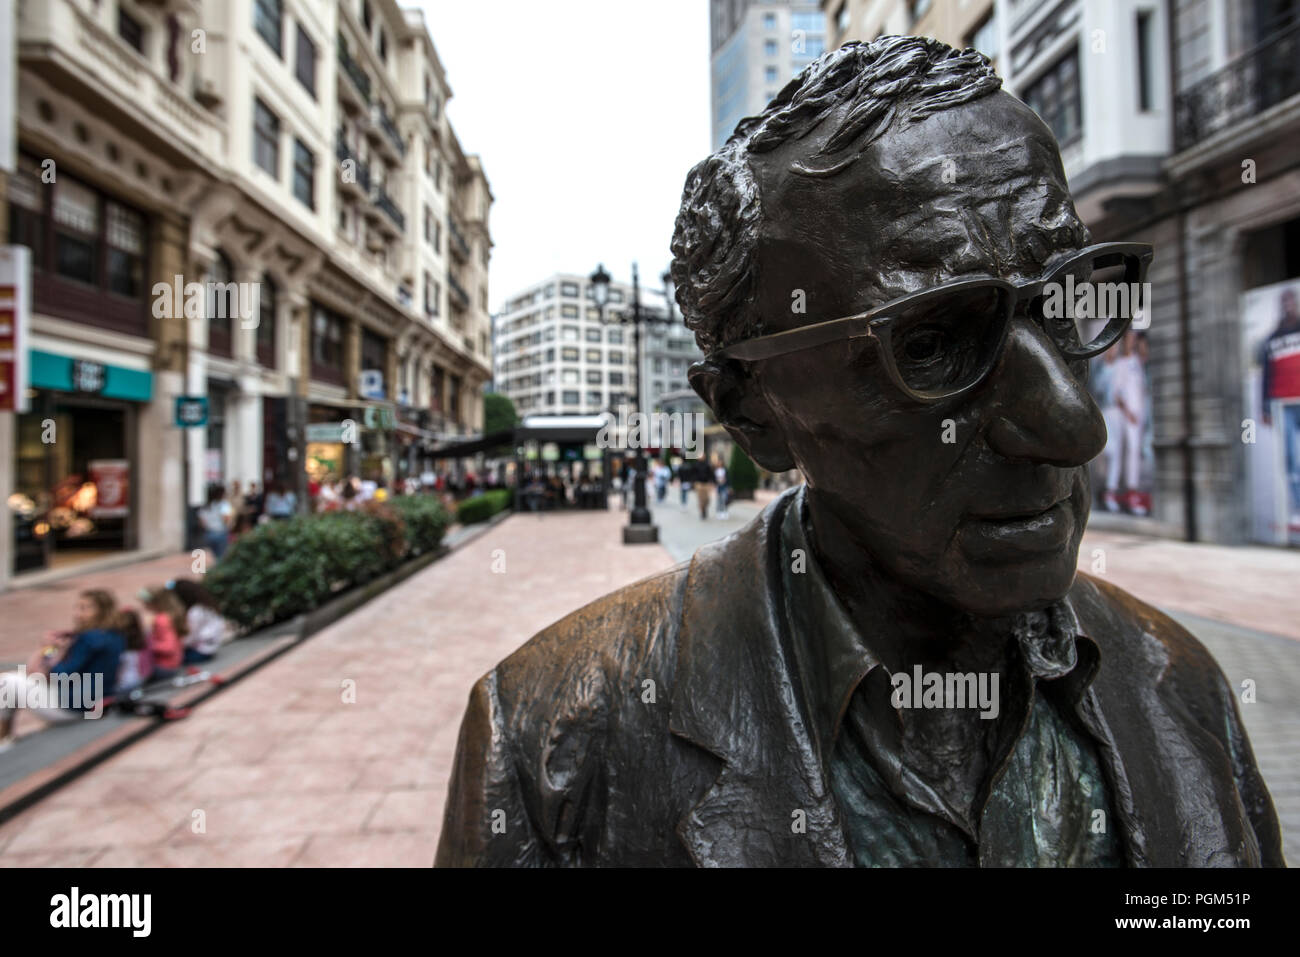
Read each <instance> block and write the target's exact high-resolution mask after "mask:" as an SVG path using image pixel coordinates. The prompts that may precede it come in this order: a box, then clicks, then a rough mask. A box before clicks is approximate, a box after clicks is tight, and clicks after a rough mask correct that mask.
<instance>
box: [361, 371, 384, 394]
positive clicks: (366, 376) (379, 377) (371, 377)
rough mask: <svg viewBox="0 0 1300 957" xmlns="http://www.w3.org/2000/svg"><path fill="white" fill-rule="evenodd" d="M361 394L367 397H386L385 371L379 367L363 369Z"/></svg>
mask: <svg viewBox="0 0 1300 957" xmlns="http://www.w3.org/2000/svg"><path fill="white" fill-rule="evenodd" d="M361 394H362V395H363V396H364V397H365V398H367V399H382V398H384V373H383V372H382V371H380V370H379V369H362V370H361Z"/></svg>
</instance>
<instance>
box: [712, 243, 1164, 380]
mask: <svg viewBox="0 0 1300 957" xmlns="http://www.w3.org/2000/svg"><path fill="white" fill-rule="evenodd" d="M1154 255H1155V247H1153V246H1152V245H1151V244H1150V243H1096V244H1094V245H1092V246H1086V247H1084V248H1083V249H1081V250H1079V251H1078V252H1076V253H1073V254H1071V255H1070V256H1068V257H1067V258H1066V259H1063V260H1061V261H1060V262H1059V263H1057V264H1056V265H1055V266H1053V267H1052V268H1051V269H1050V270H1047V271H1045V272H1044V273H1043V274H1042V276H1040V277H1039V278H1038V279H1034V280H1031V281H1030V282H1026V283H1015V282H1011V281H1010V280H1007V279H1002V278H994V277H987V278H976V279H955V280H952V281H950V282H945V283H940V284H939V285H937V286H931V287H930V288H928V289H921V290H918V291H917V292H911V293H907V294H905V295H902V296H898V297H896V298H894V299H891V300H889V301H888V302H885V303H882V304H881V305H879V306H874V307H872V308H871V309H868V310H867V311H866V312H859V313H855V314H853V315H851V316H842V317H841V318H839V319H828V320H826V321H825V322H817V323H813V324H812V325H807V326H799V327H798V328H796V329H786V330H785V331H783V332H774V333H770V334H769V335H765V336H756V337H754V338H753V339H744V340H742V341H740V342H734V343H732V344H731V345H729V346H726V347H724V348H722V349H719V350H717V351H716V352H713V353H710V354H709V356H708V358H709V359H710V360H713V359H735V360H738V361H741V362H755V361H759V360H762V359H773V358H776V357H777V356H783V355H788V354H789V353H791V352H802V351H803V350H805V349H813V348H816V347H817V346H822V345H827V344H829V343H832V342H840V341H849V340H853V339H862V338H869V339H871V340H873V341H874V342H875V343H876V345H877V347H878V348H879V350H880V352H881V355H882V357H883V360H884V365H885V369H886V371H887V372H888V374H889V377H890V379H891V380H892V381H893V383H894V385H896V386H897V387H898V388H899V389H900V390H902V392H903V393H904V394H905V395H907V396H909V397H910V398H912V399H915V400H916V401H918V402H926V403H929V402H940V401H943V400H945V399H951V398H955V397H956V396H960V395H964V394H966V393H967V392H970V391H971V390H973V389H975V388H976V387H978V386H979V385H980V384H981V383H982V382H983V381H984V380H985V379H986V378H988V375H989V373H990V372H992V371H993V369H995V368H996V367H997V365H998V362H999V360H1000V359H1001V357H1002V351H1003V349H1004V348H1005V347H1006V340H1007V335H1008V332H1009V331H1010V329H1011V322H1012V319H1014V317H1015V315H1016V312H1017V310H1018V309H1019V308H1020V305H1021V303H1024V302H1030V303H1032V302H1033V301H1034V300H1035V299H1037V298H1039V297H1040V296H1042V295H1043V289H1044V288H1045V287H1046V286H1047V284H1048V283H1050V282H1052V281H1053V280H1055V279H1057V278H1058V277H1059V276H1061V275H1063V274H1064V273H1065V272H1066V271H1067V270H1068V269H1069V268H1071V267H1073V266H1075V265H1077V264H1078V263H1080V262H1092V263H1093V264H1094V268H1096V264H1097V260H1099V259H1101V258H1103V257H1107V258H1110V257H1119V261H1120V262H1122V263H1123V265H1124V282H1125V283H1126V284H1133V283H1143V282H1145V281H1146V274H1147V268H1148V267H1149V266H1150V264H1151V259H1152V258H1153V256H1154ZM1116 264H1117V263H1115V262H1109V263H1107V262H1103V263H1102V264H1101V268H1106V267H1108V266H1112V265H1116ZM977 288H988V289H1000V290H1002V291H1003V292H1004V293H1005V294H1006V295H1005V298H1006V303H1007V305H1006V307H1005V314H1004V316H1003V317H1002V325H1001V329H1000V331H999V334H998V342H997V344H996V345H995V346H994V348H993V349H992V350H991V351H990V353H989V356H990V358H989V360H988V361H987V362H986V363H985V367H984V368H983V369H981V370H980V371H979V373H978V374H976V375H975V376H974V378H973V379H972V380H971V381H970V382H968V383H966V384H965V385H962V386H959V387H957V388H954V389H949V390H947V391H942V392H920V391H917V390H916V389H913V388H912V387H911V386H909V385H907V383H906V382H904V381H903V377H902V374H901V373H900V372H899V371H898V367H897V361H896V360H895V358H894V353H893V350H892V349H891V348H890V345H891V343H890V332H891V329H890V325H891V323H892V322H893V320H894V318H895V316H893V315H882V313H896V312H898V311H900V310H901V309H903V308H911V307H912V306H914V305H916V304H917V303H919V302H924V301H925V300H926V299H930V298H937V297H939V296H941V295H946V294H951V293H953V292H955V291H960V290H963V289H977ZM1148 305H1149V304H1148ZM1135 311H1137V305H1136V303H1132V304H1130V308H1129V310H1128V312H1129V315H1127V316H1122V317H1121V316H1112V317H1109V319H1108V320H1107V323H1106V326H1105V327H1104V328H1103V329H1102V331H1101V332H1100V333H1098V334H1097V336H1096V338H1095V339H1093V340H1091V342H1093V343H1096V342H1102V343H1103V345H1101V346H1093V347H1092V348H1086V349H1085V348H1078V349H1070V348H1068V347H1067V346H1064V345H1062V344H1061V343H1060V342H1059V341H1058V340H1057V339H1056V338H1055V337H1054V336H1052V334H1051V333H1049V332H1047V330H1046V329H1044V330H1043V331H1044V333H1045V334H1046V335H1047V336H1048V338H1049V339H1051V340H1052V344H1053V345H1054V346H1055V347H1056V348H1057V350H1058V351H1060V352H1061V354H1062V356H1063V357H1064V358H1065V359H1066V361H1068V362H1075V361H1081V360H1085V359H1091V358H1092V357H1093V356H1097V355H1100V354H1101V353H1103V352H1105V351H1106V350H1107V349H1109V348H1110V347H1111V346H1113V345H1114V344H1115V343H1116V342H1118V341H1119V340H1120V337H1121V336H1123V335H1124V333H1125V332H1126V331H1127V329H1128V327H1129V325H1130V323H1132V321H1133V313H1134V312H1135ZM1031 318H1033V319H1034V322H1035V324H1037V325H1038V326H1039V328H1042V324H1041V322H1040V321H1039V318H1038V317H1032V316H1031Z"/></svg>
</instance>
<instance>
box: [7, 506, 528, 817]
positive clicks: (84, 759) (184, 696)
mask: <svg viewBox="0 0 1300 957" xmlns="http://www.w3.org/2000/svg"><path fill="white" fill-rule="evenodd" d="M512 514H514V513H513V512H511V511H509V510H506V511H504V512H498V513H497V514H496V515H493V516H492V517H491V518H489V519H488V520H487V521H485V522H478V523H475V524H474V525H470V526H461V530H460V531H461V534H460V535H459V537H458V538H457V539H456V540H455V541H454V542H453V543H451V544H444V545H442V546H440V547H439V548H438V550H437V551H434V552H429V553H427V554H425V555H420V556H419V557H417V558H413V559H411V560H410V561H409V562H406V563H405V564H404V565H401V566H399V567H397V568H395V569H393V570H392V571H390V572H387V573H386V574H383V575H380V576H379V577H378V578H375V579H373V580H371V581H369V582H366V583H365V584H364V585H360V586H358V587H356V588H353V589H350V590H349V591H347V592H344V593H343V594H341V595H339V596H338V597H337V598H335V599H333V600H331V601H328V602H326V603H325V604H324V605H321V607H319V608H317V609H315V610H314V611H310V612H307V613H306V614H303V615H298V616H297V617H296V618H291V619H289V620H288V621H282V622H279V623H277V624H274V625H270V626H268V627H267V628H264V629H262V631H261V632H254V633H253V634H255V635H256V634H265V635H268V636H269V635H274V634H280V635H282V637H281V638H280V639H279V640H278V641H273V642H271V643H270V644H269V645H267V646H266V647H265V648H263V649H261V650H260V651H258V652H256V653H255V654H252V655H249V656H248V657H247V658H244V659H242V660H241V661H238V662H235V663H233V664H231V665H230V667H229V669H228V670H226V671H223V672H222V673H221V674H220V675H219V676H218V677H219V679H220V680H219V681H207V682H204V683H203V684H199V685H193V686H191V687H189V688H186V689H184V690H182V691H181V692H180V693H178V694H177V695H175V696H174V697H172V698H169V699H167V704H168V705H169V706H170V707H172V708H192V707H194V706H195V705H197V704H199V703H200V702H202V701H206V700H207V699H208V698H211V697H212V696H213V695H215V694H218V693H219V692H221V691H222V690H224V689H226V688H228V687H230V686H231V685H233V684H235V683H237V682H238V681H240V680H241V679H243V678H245V677H247V676H248V675H250V674H252V673H253V672H255V671H257V670H259V669H260V668H262V667H263V666H264V665H267V664H269V663H270V662H272V661H274V660H275V659H276V658H279V657H280V656H281V655H283V654H284V653H285V652H287V651H289V650H290V649H292V648H295V647H297V646H298V645H300V644H302V643H303V642H304V641H306V640H307V639H309V638H311V637H312V636H313V635H315V634H316V633H318V632H320V631H323V630H324V629H325V628H327V627H329V626H330V625H332V624H333V623H334V622H336V621H338V620H339V619H340V618H343V617H344V616H345V615H348V614H350V613H351V612H353V611H356V610H357V609H358V608H360V607H361V606H362V605H364V604H366V603H367V602H369V601H371V600H372V599H374V598H377V597H379V596H380V595H382V594H383V593H384V592H386V591H388V590H389V589H390V588H392V587H394V586H395V585H399V584H401V583H402V582H403V581H405V580H406V579H408V578H410V577H412V576H413V575H416V574H418V573H419V572H422V571H424V570H425V569H426V568H428V567H429V566H430V565H432V564H434V563H435V562H437V561H439V560H441V559H443V558H446V557H447V556H448V555H450V554H451V553H452V552H454V551H456V550H457V549H458V548H460V547H461V546H463V545H467V544H469V543H470V542H472V541H474V540H475V539H477V538H480V537H481V536H483V535H484V534H486V533H487V532H488V531H489V530H491V529H492V528H495V527H496V526H497V525H499V524H500V523H501V522H503V521H505V520H506V519H507V518H509V517H510V516H511V515H512ZM247 637H252V636H251V635H250V636H247ZM236 640H239V639H236ZM165 724H167V721H165V720H164V719H162V718H154V717H133V718H130V719H128V720H127V722H126V723H125V724H124V725H122V726H121V727H119V728H116V729H114V730H113V731H110V732H109V733H107V734H105V735H104V736H103V737H102V738H97V739H96V740H94V741H91V742H89V743H88V744H85V745H83V746H82V747H80V748H78V749H77V750H76V751H73V752H72V753H71V754H67V755H64V756H63V757H62V758H59V759H58V760H57V761H55V762H54V763H52V764H50V765H49V766H47V767H44V768H41V769H40V770H39V771H35V772H33V773H32V774H29V775H28V776H27V777H25V778H23V779H22V780H21V781H16V782H14V783H13V784H11V785H9V786H8V787H7V788H5V789H4V790H3V791H0V824H4V823H5V822H7V821H8V820H10V819H11V818H13V817H15V816H16V815H18V814H20V813H22V812H23V811H25V810H27V809H28V808H29V807H31V806H32V805H34V804H36V803H38V802H39V801H40V800H41V799H43V798H46V797H49V796H50V795H51V794H53V793H54V792H55V791H57V790H59V789H60V788H62V787H64V786H65V785H67V784H70V783H71V782H72V781H74V780H76V779H77V778H79V777H80V776H81V775H83V774H85V773H86V772H87V771H90V770H91V769H92V768H94V767H95V766H96V765H98V764H100V763H101V762H103V761H106V760H108V759H109V758H111V757H112V756H113V755H115V754H117V753H118V752H119V751H121V750H123V749H124V748H126V747H128V746H130V745H132V744H134V743H136V742H137V741H139V740H141V739H142V738H144V737H146V736H148V735H150V734H152V733H153V732H154V731H157V730H158V729H159V728H161V727H163V726H164V725H165Z"/></svg>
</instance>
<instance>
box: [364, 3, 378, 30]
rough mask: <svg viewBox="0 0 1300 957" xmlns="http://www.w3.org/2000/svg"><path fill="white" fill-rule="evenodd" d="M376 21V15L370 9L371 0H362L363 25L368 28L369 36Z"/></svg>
mask: <svg viewBox="0 0 1300 957" xmlns="http://www.w3.org/2000/svg"><path fill="white" fill-rule="evenodd" d="M374 21H375V18H374V13H373V12H372V11H371V9H370V0H361V25H362V26H363V27H365V28H366V34H367V35H369V33H370V27H371V25H372V24H373V23H374Z"/></svg>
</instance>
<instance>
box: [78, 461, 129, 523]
mask: <svg viewBox="0 0 1300 957" xmlns="http://www.w3.org/2000/svg"><path fill="white" fill-rule="evenodd" d="M88 464H89V467H90V480H91V481H92V482H94V483H95V507H94V508H92V509H91V510H90V514H91V515H93V516H94V517H95V518H123V517H125V515H126V514H127V512H128V511H130V503H129V501H128V498H127V496H128V493H129V492H130V490H131V485H130V481H129V475H130V465H129V463H128V462H127V460H126V459H94V460H93V461H91V462H89V463H88Z"/></svg>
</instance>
